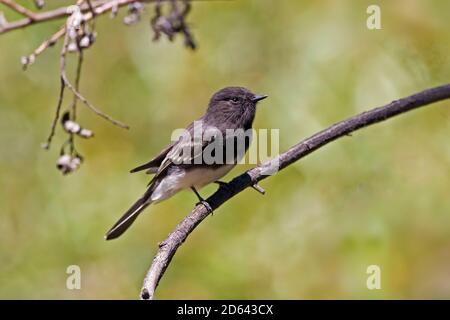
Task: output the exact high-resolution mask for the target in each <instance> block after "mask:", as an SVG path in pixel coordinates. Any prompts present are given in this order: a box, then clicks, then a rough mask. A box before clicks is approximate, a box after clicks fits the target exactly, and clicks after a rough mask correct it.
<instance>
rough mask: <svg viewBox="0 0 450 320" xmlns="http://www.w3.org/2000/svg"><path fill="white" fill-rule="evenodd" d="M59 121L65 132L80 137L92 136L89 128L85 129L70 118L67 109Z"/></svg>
mask: <svg viewBox="0 0 450 320" xmlns="http://www.w3.org/2000/svg"><path fill="white" fill-rule="evenodd" d="M61 123H62V126H63V128H64V130H65V131H66V132H67V133H72V134H76V135H78V136H80V137H82V138H92V137H93V136H94V133H93V132H92V131H91V130H89V129H85V128H83V127H81V126H80V125H79V124H78V123H77V122H75V121H72V120H70V113H69V112H68V111H66V112H65V113H64V114H63V116H62V118H61Z"/></svg>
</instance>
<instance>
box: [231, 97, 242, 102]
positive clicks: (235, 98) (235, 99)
mask: <svg viewBox="0 0 450 320" xmlns="http://www.w3.org/2000/svg"><path fill="white" fill-rule="evenodd" d="M230 100H231V101H233V102H239V100H240V99H239V97H232V98H230Z"/></svg>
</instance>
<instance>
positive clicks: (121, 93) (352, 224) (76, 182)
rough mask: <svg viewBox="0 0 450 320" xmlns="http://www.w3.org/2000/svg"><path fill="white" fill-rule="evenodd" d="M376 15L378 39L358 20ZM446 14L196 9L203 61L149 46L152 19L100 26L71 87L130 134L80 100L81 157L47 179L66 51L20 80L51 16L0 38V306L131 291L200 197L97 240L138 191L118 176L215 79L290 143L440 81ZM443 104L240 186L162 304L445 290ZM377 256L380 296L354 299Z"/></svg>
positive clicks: (200, 235) (444, 70)
mask: <svg viewBox="0 0 450 320" xmlns="http://www.w3.org/2000/svg"><path fill="white" fill-rule="evenodd" d="M29 2H31V1H29ZM67 2H68V1H52V0H48V1H47V3H48V5H49V8H51V7H52V6H55V5H58V4H61V3H67ZM69 2H70V1H69ZM374 3H376V4H379V5H380V6H381V10H382V30H374V31H371V30H368V29H367V28H366V19H367V16H368V15H367V13H366V8H367V6H368V5H370V4H374ZM2 9H4V8H3V7H2ZM449 12H450V2H449V1H445V0H442V1H439V0H434V1H428V0H415V1H412V0H403V1H331V0H330V1H294V0H292V1H288V0H284V1H275V0H253V1H251V0H242V1H239V0H236V1H217V2H216V1H206V2H203V1H199V2H196V3H194V6H193V11H192V13H191V14H190V16H189V18H188V21H190V22H191V24H192V29H193V32H194V35H195V38H196V40H197V41H198V43H199V49H198V50H197V51H195V52H191V51H189V50H187V49H185V48H183V45H182V40H181V39H180V38H177V39H176V41H175V43H169V42H168V41H167V40H166V39H164V40H163V41H161V42H158V43H153V42H152V41H151V37H152V32H151V31H150V28H149V24H148V19H149V18H150V16H152V9H150V7H149V9H147V13H146V15H145V18H144V19H143V21H141V23H140V24H138V25H136V26H132V27H127V26H124V25H123V24H122V22H121V19H120V18H118V19H116V20H111V19H110V18H109V17H108V16H103V17H101V18H99V19H98V20H97V32H98V39H97V42H96V43H95V45H94V46H93V47H92V48H91V49H89V50H88V51H87V52H86V54H85V58H86V59H85V64H84V69H83V74H82V82H81V91H82V93H84V94H85V96H86V97H88V99H90V100H91V101H92V102H93V103H94V104H95V105H96V106H98V107H99V108H101V109H103V110H105V111H107V112H108V113H109V114H111V115H113V116H114V117H116V118H117V119H120V120H123V121H124V122H126V123H128V124H130V125H131V127H132V129H131V130H130V131H124V130H121V129H119V128H117V127H114V126H111V125H110V124H109V123H107V122H106V121H104V120H103V119H101V118H98V117H97V116H95V115H93V114H92V113H91V112H90V111H89V110H87V109H86V108H85V107H84V106H82V105H81V104H80V106H79V110H80V112H79V119H80V122H81V123H82V124H83V125H84V126H86V127H87V128H92V129H93V130H94V131H95V134H96V137H95V138H94V139H92V140H83V141H80V140H79V141H78V148H79V150H80V151H81V153H82V154H83V155H84V156H85V157H86V161H85V163H83V165H82V167H81V168H80V170H79V171H78V172H76V173H75V174H73V175H70V176H65V177H63V176H62V175H61V174H60V173H59V172H58V171H57V170H56V168H55V162H56V159H57V157H58V153H59V147H60V145H61V144H62V142H63V141H64V139H65V137H66V136H65V135H64V134H63V133H62V131H61V128H60V127H58V131H57V136H56V139H55V140H54V143H53V146H52V148H51V150H50V151H48V152H46V151H44V150H42V149H41V148H40V144H41V142H43V141H44V140H45V138H46V135H47V134H48V132H49V129H50V123H51V119H52V117H53V114H54V108H55V105H56V101H57V95H58V86H59V79H58V68H59V67H58V66H59V61H58V58H59V48H60V45H61V44H59V45H58V46H57V49H56V48H53V49H50V50H48V51H47V52H45V53H44V54H43V55H42V56H40V57H39V58H38V60H37V61H36V63H35V64H34V65H33V66H32V67H30V69H29V70H28V71H26V72H23V71H22V70H21V66H20V57H21V56H22V55H25V54H29V53H31V51H32V50H33V49H34V48H35V47H36V46H37V45H38V44H39V43H40V42H41V41H42V40H43V39H45V38H46V37H48V35H50V34H51V33H53V32H55V31H56V30H57V28H58V27H59V26H60V25H61V23H62V21H56V22H51V23H48V24H45V25H37V26H33V27H30V28H28V29H25V30H19V31H13V32H11V33H7V34H4V35H1V36H0V128H1V135H0V145H1V153H0V176H1V185H0V203H1V207H0V208H1V220H0V223H1V224H0V298H32V299H34V298H50V299H59V298H63V299H78V298H83V299H123V298H124V299H135V298H137V297H138V294H139V290H140V286H141V283H142V280H143V277H144V275H145V272H146V271H147V268H148V267H149V265H150V263H151V261H152V258H153V255H154V254H155V252H156V249H157V244H158V242H159V241H161V240H163V239H164V238H165V237H166V236H167V234H168V233H169V232H170V231H171V230H172V229H173V228H174V227H175V225H176V224H177V223H178V222H179V221H180V220H181V219H182V218H183V217H184V216H185V215H186V214H187V213H189V211H190V210H191V209H192V208H193V204H194V203H195V202H196V198H195V196H194V195H193V194H192V193H191V192H183V193H180V194H178V195H176V196H175V197H174V198H172V199H170V200H169V201H166V202H164V203H161V204H158V205H156V206H154V207H151V208H149V209H148V210H147V211H146V213H145V214H143V215H142V216H141V217H140V218H139V219H138V222H137V223H136V224H135V225H134V226H133V227H132V228H131V229H130V230H129V232H127V233H126V234H125V235H124V236H123V237H122V238H120V239H118V240H115V241H111V242H106V241H104V240H103V235H104V233H105V231H107V229H108V228H109V227H110V226H111V225H112V224H113V223H114V222H115V221H116V219H117V218H118V217H119V216H120V215H121V214H122V213H123V211H124V210H126V209H127V208H128V207H129V205H131V203H132V202H134V201H135V200H136V199H137V198H138V197H139V196H140V195H141V194H142V193H143V191H144V187H145V185H146V183H147V182H148V180H149V177H148V176H146V175H144V174H136V175H130V174H129V173H128V170H129V169H130V168H132V167H134V166H136V165H138V164H141V163H143V162H145V161H147V160H148V159H149V158H151V157H152V156H153V155H155V154H156V153H157V152H158V150H160V149H161V148H162V147H163V146H164V145H165V144H166V143H167V142H168V141H169V139H170V135H171V132H172V130H173V129H175V128H181V127H184V126H185V125H186V124H188V123H189V122H190V121H191V120H193V119H195V118H197V117H198V116H200V115H201V114H202V113H203V111H204V109H205V107H206V105H207V102H208V99H209V96H210V95H211V94H212V93H213V92H214V91H216V90H217V89H219V88H221V87H224V86H228V85H243V86H246V87H249V88H251V89H252V90H254V91H256V92H260V93H264V94H268V95H269V96H270V99H267V100H266V101H264V103H262V104H261V107H260V108H259V109H258V114H257V118H256V121H255V127H256V128H279V129H280V139H281V141H280V149H281V150H285V149H287V148H288V147H289V146H291V145H293V144H294V143H296V142H298V141H299V140H300V139H302V138H305V137H307V136H308V135H311V134H313V133H315V132H316V131H318V130H320V129H322V128H325V127H326V126H328V125H330V124H332V123H334V122H336V121H339V120H341V119H344V118H346V117H348V116H351V115H354V114H356V113H359V112H362V111H364V110H367V109H370V108H372V107H376V106H379V105H383V104H385V103H387V102H390V101H391V100H394V99H398V98H400V97H403V96H406V95H409V94H411V93H414V92H416V91H420V90H422V89H425V88H428V87H431V86H434V85H439V84H443V83H447V82H448V81H449V75H450V24H449ZM5 13H6V15H7V17H8V18H10V19H13V18H15V17H16V16H15V15H13V14H11V12H10V11H7V10H5ZM123 15H124V12H123V11H122V13H121V14H120V17H123ZM73 60H74V59H73ZM73 66H74V64H73V61H72V62H70V63H69V68H70V69H72V68H73ZM70 74H73V73H70ZM69 101H70V99H67V100H66V104H65V107H66V106H67V105H68V104H69ZM449 105H450V101H447V102H443V103H439V104H436V105H433V106H430V107H425V108H423V109H420V110H417V111H414V112H410V113H407V114H405V115H402V116H400V117H398V118H395V119H392V120H389V121H387V122H385V123H382V124H378V125H376V126H373V127H370V128H367V129H364V130H362V131H359V132H357V133H356V134H354V135H353V136H352V137H348V138H344V139H342V140H339V141H337V142H335V143H332V144H330V145H329V146H326V147H325V148H323V149H321V150H319V151H317V152H315V153H313V154H311V155H310V156H308V157H306V158H305V159H303V160H302V161H300V162H298V163H296V164H294V165H292V166H290V167H289V168H287V169H286V170H284V171H283V172H281V173H280V174H279V175H277V176H274V177H271V178H269V179H267V180H265V181H264V182H263V183H262V186H263V187H264V188H265V189H266V191H267V194H266V195H265V196H261V195H259V194H258V193H256V192H254V191H252V190H246V191H244V192H243V193H241V194H240V195H239V196H237V197H236V198H234V199H232V200H231V201H229V202H227V203H226V204H225V205H224V206H223V207H221V208H220V209H218V210H217V212H216V214H215V215H214V216H213V217H209V218H208V219H206V220H205V221H204V222H203V223H202V224H201V225H200V226H199V227H198V229H197V230H195V232H194V233H193V234H191V236H190V237H189V239H188V241H187V242H186V243H185V244H184V245H183V246H182V247H181V248H180V250H179V251H178V253H177V254H176V256H175V258H174V259H173V261H172V264H171V265H170V267H169V269H168V270H167V273H166V275H165V277H164V278H163V279H162V281H161V283H160V287H159V290H158V292H157V297H158V298H160V299H180V298H202V299H226V298H237V299H240V298H243V299H270V298H275V299H298V298H300V299H304V298H312V299H315V298H327V299H328V298H343V299H353V298H370V299H372V298H375V299H377V298H450V201H449V199H450V173H449V172H450V143H449V138H450V135H449V134H450V108H449ZM245 169H246V167H237V168H236V169H235V170H233V171H232V172H231V173H230V174H229V175H228V176H227V177H226V178H225V180H229V179H231V178H232V177H233V176H235V175H237V174H239V173H240V172H242V171H244V170H245ZM215 188H216V187H215V186H213V187H207V188H205V189H204V190H203V191H202V194H204V195H208V194H210V193H211V192H213V191H214V190H215ZM372 264H376V265H379V266H380V268H381V285H382V289H381V290H372V291H371V290H368V289H367V288H366V279H367V274H366V268H367V267H368V266H369V265H372ZM69 265H79V266H80V268H81V276H82V278H81V285H82V289H81V290H68V289H67V288H66V278H67V276H68V275H67V274H66V268H67V267H68V266H69Z"/></svg>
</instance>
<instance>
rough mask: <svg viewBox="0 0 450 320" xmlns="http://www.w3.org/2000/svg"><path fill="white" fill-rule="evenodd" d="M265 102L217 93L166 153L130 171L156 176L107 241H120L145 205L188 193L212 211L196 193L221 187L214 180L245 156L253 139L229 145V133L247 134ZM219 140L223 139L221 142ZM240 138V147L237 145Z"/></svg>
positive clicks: (232, 91) (243, 92) (231, 90)
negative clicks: (188, 189)
mask: <svg viewBox="0 0 450 320" xmlns="http://www.w3.org/2000/svg"><path fill="white" fill-rule="evenodd" d="M265 98H267V96H264V95H256V94H253V93H252V92H250V91H249V90H247V89H245V88H242V87H227V88H224V89H222V90H220V91H218V92H217V93H215V94H214V95H213V96H212V98H211V100H210V102H209V105H208V109H207V110H206V113H205V114H204V115H203V116H202V117H201V118H200V119H198V120H197V121H194V122H193V123H192V124H190V125H189V126H188V127H187V128H186V129H185V130H184V134H183V135H182V136H181V137H180V138H179V139H178V140H177V141H176V142H173V143H171V144H170V145H169V146H167V147H166V148H164V149H163V150H162V151H161V152H160V153H159V155H157V156H156V157H155V158H154V159H152V160H151V161H150V162H148V163H146V164H143V165H141V166H139V167H137V168H135V169H133V170H131V172H137V171H141V170H147V173H152V174H155V176H154V177H153V179H152V180H151V181H150V183H149V185H148V189H147V191H146V192H145V193H144V195H143V196H142V197H141V198H140V199H139V200H138V201H136V203H135V204H133V206H131V208H130V209H129V210H128V211H127V212H126V213H125V214H124V215H123V216H122V217H121V218H120V219H119V221H117V222H116V224H115V225H114V226H113V227H112V228H111V229H110V230H109V231H108V233H107V234H106V237H105V238H106V239H107V240H110V239H114V238H117V237H119V236H120V235H121V234H122V233H124V232H125V230H127V229H128V227H129V226H130V225H131V224H132V223H133V222H134V220H135V219H136V218H137V216H138V215H139V213H141V212H142V211H143V210H144V209H145V208H146V207H147V206H148V205H150V204H151V203H157V202H160V201H163V200H165V199H168V198H170V197H171V196H173V195H174V194H175V193H177V192H179V191H181V190H183V189H187V188H191V189H192V190H193V191H194V193H195V194H196V195H197V197H198V198H199V200H200V202H202V203H203V204H204V205H205V206H206V207H207V208H208V209H209V210H210V209H211V208H210V207H209V205H208V204H207V203H206V202H205V201H204V200H203V199H202V197H201V196H200V195H199V193H198V192H197V189H200V188H202V187H203V186H205V185H207V184H210V183H212V182H218V183H220V182H219V181H218V179H220V178H221V177H223V176H224V175H226V174H227V173H228V172H229V171H230V170H231V169H232V168H233V167H234V166H235V165H236V163H237V162H239V161H240V160H241V159H242V157H243V156H244V155H245V152H246V151H247V149H248V147H249V145H250V142H251V135H250V136H249V135H244V136H242V135H240V136H239V135H235V136H233V135H231V141H232V142H231V144H230V143H229V142H230V138H228V137H229V136H230V134H229V133H232V132H236V131H240V132H241V133H242V132H244V131H245V132H248V131H249V130H248V129H251V128H252V123H253V119H254V118H255V112H256V103H257V102H258V101H260V100H263V99H265ZM198 128H200V134H198V131H199V129H198ZM220 135H222V137H225V138H223V139H219V138H221V137H220ZM242 137H244V140H243V142H242V140H239V138H242ZM197 138H199V139H197ZM240 141H241V142H240ZM240 146H241V147H242V148H241V150H242V152H241V153H240V154H239V152H237V149H239V148H240ZM230 154H231V155H232V156H231V159H230ZM208 157H209V158H208ZM211 158H213V160H214V161H211Z"/></svg>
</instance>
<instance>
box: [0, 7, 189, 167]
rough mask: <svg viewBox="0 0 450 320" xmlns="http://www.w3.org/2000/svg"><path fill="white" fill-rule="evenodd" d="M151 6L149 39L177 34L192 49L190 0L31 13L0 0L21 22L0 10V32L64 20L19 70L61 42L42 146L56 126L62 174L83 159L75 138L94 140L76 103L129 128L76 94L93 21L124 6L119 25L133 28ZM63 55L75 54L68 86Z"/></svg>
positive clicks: (91, 40) (47, 144)
mask: <svg viewBox="0 0 450 320" xmlns="http://www.w3.org/2000/svg"><path fill="white" fill-rule="evenodd" d="M33 2H34V5H35V7H36V8H37V9H42V8H45V4H46V3H45V1H44V0H34V1H33ZM151 2H152V3H154V4H155V5H154V17H153V18H151V19H150V26H151V29H152V30H153V31H154V37H153V40H154V41H156V40H159V39H160V38H161V36H163V35H164V36H166V37H167V38H168V39H169V40H170V41H173V39H174V37H175V35H176V34H181V35H182V36H183V37H184V43H185V46H186V47H188V48H191V49H195V48H196V44H195V41H194V39H193V37H192V33H191V31H190V29H189V26H188V24H187V23H186V17H187V15H188V13H189V11H190V9H191V4H190V0H95V1H94V0H77V1H76V2H75V3H74V4H73V5H71V6H67V7H61V8H58V9H54V10H51V11H46V12H35V11H32V10H30V9H27V8H26V7H24V6H22V5H20V4H19V3H17V2H16V1H13V0H0V3H1V4H3V5H4V6H6V7H8V8H10V9H11V10H13V11H15V12H16V13H19V14H20V15H22V16H23V19H21V20H17V21H13V22H8V21H7V20H6V18H5V16H4V14H3V13H2V12H1V11H0V34H2V33H5V32H8V31H11V30H16V29H19V28H23V27H27V26H30V25H33V24H37V23H41V22H46V21H50V20H54V19H58V18H64V19H66V21H65V24H64V25H63V26H61V27H60V29H59V30H58V31H56V32H55V33H54V34H53V35H51V36H50V37H49V38H48V39H46V40H45V41H43V42H42V43H41V44H40V45H39V46H38V47H37V48H36V49H35V50H34V51H33V52H32V53H31V54H29V55H27V56H23V57H22V58H21V63H22V67H23V69H24V70H26V69H27V68H28V67H30V66H31V65H32V64H33V63H35V62H36V60H37V58H38V57H39V55H41V54H42V53H43V52H44V51H46V50H47V49H48V48H50V47H52V46H54V45H55V44H56V43H57V42H58V41H61V42H62V48H61V52H60V59H59V61H60V62H59V65H60V68H59V73H60V75H59V76H60V91H59V96H58V101H57V105H56V109H55V115H54V118H53V121H52V124H51V128H50V133H49V135H48V137H47V140H46V142H45V143H43V144H42V147H43V148H44V149H49V148H50V146H51V143H52V140H53V138H54V136H55V133H56V128H57V125H58V123H60V124H61V126H62V128H63V130H64V132H65V134H67V139H66V141H65V142H64V143H63V144H62V146H61V151H60V157H59V158H58V160H57V168H58V170H60V171H61V172H62V173H63V174H68V173H71V172H74V171H75V170H77V169H78V168H79V166H80V164H81V163H82V161H83V156H82V155H81V154H80V153H79V152H78V151H77V149H76V146H75V141H76V140H75V139H76V138H84V139H89V138H92V137H93V136H94V133H93V131H92V130H89V129H87V128H84V127H83V126H82V125H81V124H79V123H78V122H77V111H78V109H77V103H78V102H81V103H82V104H83V105H84V106H86V107H87V108H88V109H89V110H91V111H92V112H93V113H94V114H96V115H98V116H99V117H102V118H104V119H105V120H107V121H109V122H110V123H112V124H113V125H116V126H118V127H120V128H124V129H128V128H129V127H128V125H126V124H124V123H122V122H120V121H118V120H115V119H114V118H113V117H111V116H110V115H108V114H107V113H105V112H103V111H101V110H100V109H98V108H97V107H96V106H95V105H94V104H93V103H92V102H90V100H88V99H87V98H85V97H84V95H82V94H81V93H80V77H81V70H82V64H83V52H84V51H85V50H87V49H89V48H90V47H91V46H92V45H93V44H94V43H95V40H96V37H97V33H96V32H95V21H96V18H97V17H98V16H100V15H103V14H105V13H108V12H109V13H110V17H111V18H115V17H116V16H117V14H118V12H119V9H120V8H122V7H126V8H127V9H126V10H127V14H126V15H125V17H124V18H123V22H124V24H126V25H133V24H136V23H137V22H139V21H140V20H141V19H142V15H143V14H144V13H145V9H146V7H145V4H147V3H151ZM69 56H76V61H77V67H76V72H75V78H74V80H73V82H72V81H71V80H69V77H68V76H67V72H66V62H67V58H68V57H69ZM66 90H67V91H69V93H70V94H71V96H72V98H71V100H70V102H69V103H68V105H67V106H65V102H66V101H65V98H64V97H65V92H66ZM63 108H65V110H64V111H62V109H63Z"/></svg>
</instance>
